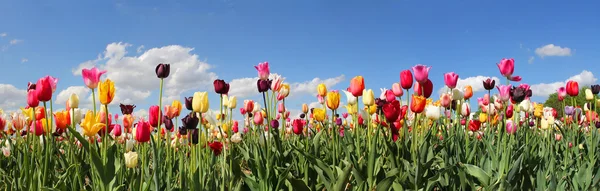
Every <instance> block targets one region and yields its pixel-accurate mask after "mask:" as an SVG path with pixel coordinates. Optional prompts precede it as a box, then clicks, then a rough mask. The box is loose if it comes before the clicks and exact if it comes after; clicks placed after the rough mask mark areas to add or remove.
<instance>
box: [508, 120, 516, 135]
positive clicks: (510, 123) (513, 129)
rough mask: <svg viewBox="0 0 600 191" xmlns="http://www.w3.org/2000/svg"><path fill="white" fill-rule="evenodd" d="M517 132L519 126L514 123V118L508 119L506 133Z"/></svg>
mask: <svg viewBox="0 0 600 191" xmlns="http://www.w3.org/2000/svg"><path fill="white" fill-rule="evenodd" d="M515 132H517V126H516V125H515V124H514V123H513V121H512V120H507V121H506V133H508V134H513V133H515Z"/></svg>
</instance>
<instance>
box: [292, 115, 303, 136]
mask: <svg viewBox="0 0 600 191" xmlns="http://www.w3.org/2000/svg"><path fill="white" fill-rule="evenodd" d="M292 129H293V131H294V134H296V135H300V134H302V131H303V129H304V123H303V122H302V120H301V119H294V121H293V122H292Z"/></svg>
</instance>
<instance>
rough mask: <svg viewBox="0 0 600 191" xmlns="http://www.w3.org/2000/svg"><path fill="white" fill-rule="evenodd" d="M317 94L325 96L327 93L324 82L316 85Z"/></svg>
mask: <svg viewBox="0 0 600 191" xmlns="http://www.w3.org/2000/svg"><path fill="white" fill-rule="evenodd" d="M317 92H318V93H317V94H318V95H320V96H321V97H325V96H326V95H327V87H325V84H323V83H321V84H319V85H318V86H317Z"/></svg>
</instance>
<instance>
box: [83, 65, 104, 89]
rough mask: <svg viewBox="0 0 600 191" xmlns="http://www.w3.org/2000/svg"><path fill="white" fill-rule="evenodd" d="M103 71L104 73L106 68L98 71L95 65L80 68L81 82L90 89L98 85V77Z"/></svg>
mask: <svg viewBox="0 0 600 191" xmlns="http://www.w3.org/2000/svg"><path fill="white" fill-rule="evenodd" d="M104 73H106V70H102V71H100V70H98V68H96V67H93V68H92V69H83V70H81V75H82V76H83V82H84V83H85V85H86V86H87V87H88V88H90V89H96V88H97V87H98V83H99V82H100V77H101V76H102V74H104Z"/></svg>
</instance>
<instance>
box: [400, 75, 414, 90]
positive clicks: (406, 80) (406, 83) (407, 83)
mask: <svg viewBox="0 0 600 191" xmlns="http://www.w3.org/2000/svg"><path fill="white" fill-rule="evenodd" d="M400 85H401V86H402V89H405V90H408V89H410V88H412V85H413V75H412V73H411V72H410V70H403V71H402V72H400Z"/></svg>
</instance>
